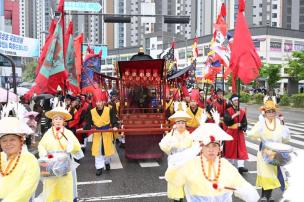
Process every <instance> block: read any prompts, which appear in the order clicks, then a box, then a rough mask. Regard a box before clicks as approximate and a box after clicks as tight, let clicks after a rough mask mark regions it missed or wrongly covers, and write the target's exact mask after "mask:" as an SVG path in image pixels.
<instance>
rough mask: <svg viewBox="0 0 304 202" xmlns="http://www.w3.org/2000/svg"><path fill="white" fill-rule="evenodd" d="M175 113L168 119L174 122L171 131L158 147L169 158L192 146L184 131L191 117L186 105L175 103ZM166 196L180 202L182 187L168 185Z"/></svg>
mask: <svg viewBox="0 0 304 202" xmlns="http://www.w3.org/2000/svg"><path fill="white" fill-rule="evenodd" d="M174 105H175V106H174V108H175V111H176V112H175V113H174V114H173V115H172V116H170V117H169V120H170V121H172V122H174V124H175V125H174V127H173V129H172V130H171V131H170V132H169V133H168V134H167V135H166V136H165V137H164V138H163V139H162V140H161V142H160V143H159V146H160V148H161V150H162V151H164V152H165V153H166V154H167V155H168V156H169V157H168V159H169V158H170V155H174V154H175V153H178V152H180V151H183V150H184V149H186V148H189V147H191V146H192V142H193V140H192V136H191V135H190V133H189V131H188V130H187V129H186V122H187V121H188V120H190V119H191V117H190V116H189V115H188V114H187V113H186V108H187V107H186V103H184V102H176V103H174ZM167 195H168V198H169V199H173V200H174V201H180V200H182V199H183V198H184V188H183V186H180V187H176V186H174V185H172V184H170V183H168V186H167Z"/></svg>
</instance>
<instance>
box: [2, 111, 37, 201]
mask: <svg viewBox="0 0 304 202" xmlns="http://www.w3.org/2000/svg"><path fill="white" fill-rule="evenodd" d="M4 110H5V107H4ZM1 115H2V118H1V120H0V126H1V127H0V146H1V150H2V152H0V201H2V202H27V201H30V198H31V197H32V196H33V195H34V193H35V191H36V188H37V186H38V182H39V178H40V170H39V165H38V162H37V159H36V158H35V156H34V155H33V154H31V153H30V152H28V151H27V150H26V149H22V145H23V143H24V138H25V134H31V133H33V131H32V130H31V129H30V128H29V127H28V126H27V125H26V123H25V122H24V121H22V120H21V119H19V118H17V117H4V114H3V111H2V113H1Z"/></svg>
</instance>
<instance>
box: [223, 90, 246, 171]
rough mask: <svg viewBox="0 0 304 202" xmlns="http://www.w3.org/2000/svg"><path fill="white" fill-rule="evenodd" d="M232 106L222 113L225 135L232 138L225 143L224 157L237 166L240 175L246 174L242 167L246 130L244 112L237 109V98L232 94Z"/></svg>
mask: <svg viewBox="0 0 304 202" xmlns="http://www.w3.org/2000/svg"><path fill="white" fill-rule="evenodd" d="M230 101H231V104H232V106H231V107H229V108H228V109H227V110H226V111H225V113H224V123H225V125H226V126H227V129H226V133H228V134H229V135H231V136H232V137H233V140H232V141H229V142H225V145H224V157H225V158H227V159H229V160H230V162H231V163H232V164H234V165H235V166H237V168H238V170H239V172H240V173H241V174H242V173H244V172H248V169H247V168H245V166H244V160H247V159H248V153H247V149H246V144H245V136H244V132H245V131H246V130H247V119H246V111H245V110H244V109H240V108H239V96H238V95H236V94H233V95H232V96H231V98H230Z"/></svg>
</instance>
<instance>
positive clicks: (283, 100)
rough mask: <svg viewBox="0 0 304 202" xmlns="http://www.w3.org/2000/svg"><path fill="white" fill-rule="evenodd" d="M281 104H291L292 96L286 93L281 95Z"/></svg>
mask: <svg viewBox="0 0 304 202" xmlns="http://www.w3.org/2000/svg"><path fill="white" fill-rule="evenodd" d="M279 104H280V105H281V106H288V105H290V98H289V96H288V95H286V94H284V95H282V96H281V97H280V103H279Z"/></svg>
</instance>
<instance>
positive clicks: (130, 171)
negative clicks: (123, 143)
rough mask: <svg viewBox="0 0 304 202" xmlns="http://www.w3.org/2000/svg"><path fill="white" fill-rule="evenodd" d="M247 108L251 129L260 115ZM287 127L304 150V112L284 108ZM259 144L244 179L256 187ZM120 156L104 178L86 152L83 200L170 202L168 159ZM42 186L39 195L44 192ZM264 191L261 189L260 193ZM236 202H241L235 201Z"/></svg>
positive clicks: (252, 147) (251, 149)
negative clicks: (167, 187)
mask: <svg viewBox="0 0 304 202" xmlns="http://www.w3.org/2000/svg"><path fill="white" fill-rule="evenodd" d="M244 107H246V108H247V117H248V120H249V128H250V127H252V125H253V122H254V121H256V120H257V119H258V118H257V117H258V114H259V113H260V112H259V110H258V108H259V106H258V105H250V106H244ZM281 112H282V113H283V114H284V116H285V121H286V124H287V125H288V126H289V127H290V129H291V133H292V141H291V143H290V144H291V145H292V146H293V147H295V148H299V149H304V110H303V109H301V110H299V109H289V108H282V109H281ZM258 144H259V143H258V142H254V141H250V140H247V149H248V153H249V157H250V158H249V160H248V161H246V162H245V166H246V167H247V168H248V169H249V172H248V173H246V174H244V178H245V179H246V180H247V181H249V182H250V183H251V184H252V185H255V178H256V153H257V148H258ZM116 148H117V155H116V156H115V157H114V159H113V163H112V169H111V170H110V171H104V172H103V174H102V175H101V176H98V177H97V176H96V175H95V167H94V158H93V157H92V156H91V155H90V149H87V150H86V152H85V158H84V159H82V160H81V161H80V166H79V167H78V169H77V174H78V194H79V201H122V202H166V201H169V200H168V199H167V197H166V186H167V183H166V181H165V179H164V173H165V171H166V168H167V161H166V157H165V156H164V158H163V159H161V160H153V159H152V160H144V161H137V160H127V159H126V158H125V156H124V149H122V148H119V147H118V145H117V147H116ZM40 190H41V185H40V186H39V189H38V191H37V192H40ZM259 191H260V190H259ZM281 196H282V193H281V191H280V190H275V192H274V193H273V197H274V198H275V199H276V201H278V200H279V199H280V198H281ZM233 201H234V202H238V201H241V200H239V199H236V198H234V199H233Z"/></svg>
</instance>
